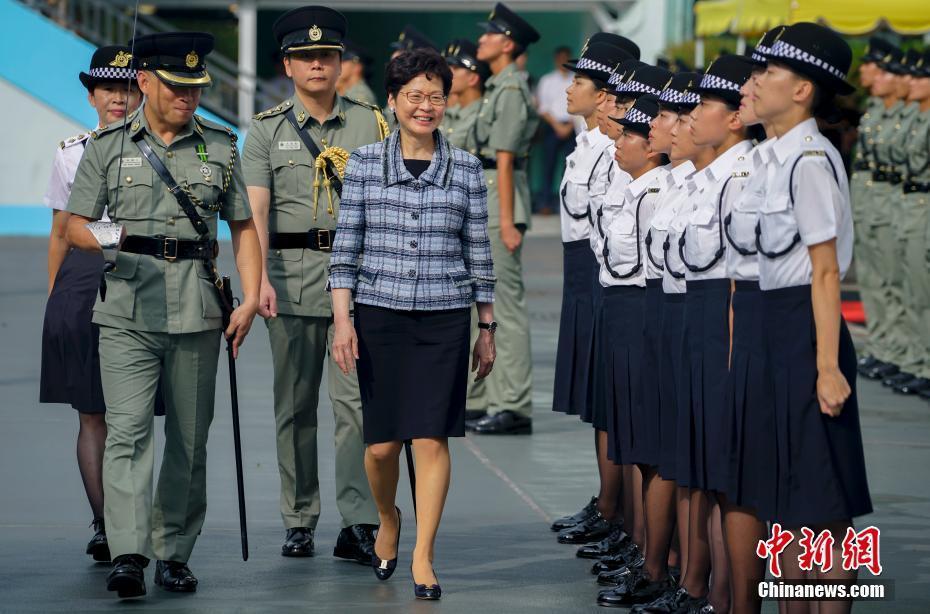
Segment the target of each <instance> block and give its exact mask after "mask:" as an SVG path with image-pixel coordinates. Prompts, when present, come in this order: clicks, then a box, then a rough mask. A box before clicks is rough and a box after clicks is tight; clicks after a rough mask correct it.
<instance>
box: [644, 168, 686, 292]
mask: <svg viewBox="0 0 930 614" xmlns="http://www.w3.org/2000/svg"><path fill="white" fill-rule="evenodd" d="M694 171H695V168H694V163H693V162H691V161H690V160H689V161H686V162H683V163H681V164H679V165H678V166H676V167H675V168H673V169H672V170H671V172H670V173H668V174H667V175H666V177H665V183H666V187H665V189H664V190H663V191H661V192H659V202H657V203H656V211H655V214H653V216H652V224H651V225H650V229H649V233H650V235H651V239H650V242H651V245H650V247H649V249H650V253H651V254H652V256H651V257H650V258H649V269H648V270H647V272H646V276H647V278H651V279H659V278H661V279H662V291H663V292H667V293H679V292H684V291H685V280H684V278H682V279H681V280H677V279H674V278H673V277H672V276H671V275H670V274H669V273H668V267H667V266H666V252H665V242H666V240H669V250H668V252H667V254H668V262H669V263H671V265H672V268H673V270H674V271H675V272H681V269H682V267H683V265H682V264H681V259H680V258H679V257H678V250H677V245H678V244H677V243H674V245H675V246H676V249H672V245H673V244H672V242H671V240H670V235H669V233H670V231H671V229H672V222H673V221H674V220H675V219H676V218H677V217H678V210H679V209H680V208H681V206H682V205H683V204H684V202H685V201H686V200H687V198H688V194H689V193H690V188H689V178H690V177H691V176H692V174H693V173H694ZM677 240H678V239H677V238H676V239H675V241H677ZM653 261H654V262H653ZM656 263H658V264H659V265H661V266H662V268H661V269H659V268H658V267H657V266H656ZM679 281H680V283H679Z"/></svg>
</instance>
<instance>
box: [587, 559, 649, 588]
mask: <svg viewBox="0 0 930 614" xmlns="http://www.w3.org/2000/svg"><path fill="white" fill-rule="evenodd" d="M645 564H646V557H644V556H642V555H637V556H636V558H634V559H633V560H631V561H630V562H629V563H627V564H626V565H623V566H621V567H618V568H617V569H612V570H610V571H602V572H601V573H599V574H597V583H598V584H599V585H600V586H617V584H619V583H620V581H621V580H623V578H624V576H627V575H629V574H630V573H631V572H632V571H634V570H636V569H642V568H643V565H645Z"/></svg>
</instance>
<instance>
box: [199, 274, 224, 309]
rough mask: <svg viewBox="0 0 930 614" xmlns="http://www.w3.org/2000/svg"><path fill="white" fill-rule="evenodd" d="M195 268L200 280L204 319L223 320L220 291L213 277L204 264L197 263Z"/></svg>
mask: <svg viewBox="0 0 930 614" xmlns="http://www.w3.org/2000/svg"><path fill="white" fill-rule="evenodd" d="M194 267H195V268H196V269H197V277H199V278H200V300H201V303H202V304H203V317H204V318H222V317H223V307H222V305H220V295H219V291H218V290H217V288H216V286H215V285H213V276H212V275H211V274H210V271H208V270H207V268H206V267H205V266H204V265H203V263H202V262H195V263H194Z"/></svg>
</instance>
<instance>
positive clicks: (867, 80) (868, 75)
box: [849, 37, 894, 373]
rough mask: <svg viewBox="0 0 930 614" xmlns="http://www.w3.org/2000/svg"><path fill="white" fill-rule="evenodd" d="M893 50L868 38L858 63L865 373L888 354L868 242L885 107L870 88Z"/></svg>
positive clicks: (856, 205) (857, 200)
mask: <svg viewBox="0 0 930 614" xmlns="http://www.w3.org/2000/svg"><path fill="white" fill-rule="evenodd" d="M892 50H894V46H893V45H892V44H891V43H889V42H887V41H885V40H883V39H881V38H878V37H872V38H870V39H869V46H868V48H867V49H866V52H865V55H864V56H863V57H862V63H861V64H860V65H859V83H860V85H861V86H862V88H863V89H864V90H865V91H867V92H870V95H869V97H868V99H867V100H866V104H865V110H864V112H863V114H862V117H861V118H860V119H859V130H858V137H857V140H856V152H855V158H854V159H853V163H852V175H851V176H850V178H849V193H850V197H851V201H852V212H853V219H854V220H855V227H856V244H855V250H854V253H855V259H856V281H857V282H858V285H859V295H860V297H861V298H862V303H863V306H864V307H865V313H866V330H867V332H868V335H867V337H866V340H865V343H864V345H863V347H862V348H861V350H860V354H861V356H862V357H861V358H860V359H859V370H860V372H862V373H865V372H866V371H867V370H869V369H871V368H873V367H875V366H876V364H877V362H878V358H877V357H878V356H881V355H884V354H885V352H883V351H882V350H881V349H880V342H879V339H878V332H877V330H878V326H877V324H878V317H877V313H876V311H877V310H880V309H881V308H880V307H879V306H877V305H876V302H877V301H878V300H880V296H879V293H880V291H881V279H882V275H881V273H880V272H879V271H878V269H877V268H876V266H875V265H876V262H875V259H876V254H875V246H874V245H873V244H872V242H870V241H869V239H870V235H869V233H868V232H867V222H868V219H869V215H870V211H869V209H870V207H871V206H872V203H873V202H874V194H872V190H871V188H872V171H873V170H874V167H875V162H874V160H873V159H872V146H873V145H874V143H875V124H876V121H877V119H878V117H879V115H880V113H881V108H882V99H881V98H880V97H879V96H875V95H871V90H872V86H873V84H874V82H875V77H876V75H877V74H878V72H879V71H880V69H879V67H878V64H877V63H878V61H879V60H881V59H882V58H883V57H884V56H885V55H886V54H887V53H889V52H891V51H892Z"/></svg>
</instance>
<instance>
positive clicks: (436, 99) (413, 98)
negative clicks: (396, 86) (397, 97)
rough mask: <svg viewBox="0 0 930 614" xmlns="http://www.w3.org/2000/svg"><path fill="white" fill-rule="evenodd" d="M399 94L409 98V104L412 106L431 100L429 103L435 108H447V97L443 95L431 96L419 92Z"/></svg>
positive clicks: (408, 91)
mask: <svg viewBox="0 0 930 614" xmlns="http://www.w3.org/2000/svg"><path fill="white" fill-rule="evenodd" d="M398 94H403V95H404V96H406V97H407V102H409V103H410V104H420V103H422V102H423V101H424V100H426V99H427V98H429V103H430V104H431V105H433V106H434V107H444V106H446V97H445V96H443V95H442V94H430V95H428V96H427V95H426V94H424V93H423V92H421V91H419V90H407V91H406V92H398Z"/></svg>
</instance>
